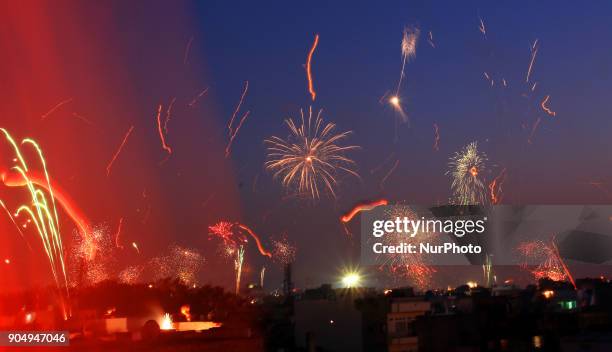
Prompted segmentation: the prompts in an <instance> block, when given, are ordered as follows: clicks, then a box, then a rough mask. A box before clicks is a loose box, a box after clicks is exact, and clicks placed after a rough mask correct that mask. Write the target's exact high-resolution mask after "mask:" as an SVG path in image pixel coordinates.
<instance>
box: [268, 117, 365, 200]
mask: <svg viewBox="0 0 612 352" xmlns="http://www.w3.org/2000/svg"><path fill="white" fill-rule="evenodd" d="M308 111H309V114H308V118H307V119H305V118H304V111H303V110H300V114H301V123H300V124H299V125H296V123H295V121H294V120H293V119H291V118H288V119H286V120H285V123H286V125H287V127H289V131H290V135H289V137H288V138H286V139H283V138H280V137H276V136H273V137H270V138H268V139H266V140H264V143H266V144H267V145H268V148H267V151H268V156H267V159H268V160H267V161H266V162H265V166H266V169H268V170H270V171H273V172H274V177H275V178H276V177H278V178H280V179H281V181H282V184H283V186H285V188H286V189H287V190H288V191H290V192H291V190H293V189H295V190H297V193H298V194H299V195H304V196H307V197H310V198H312V199H319V198H320V195H321V191H320V188H321V187H323V188H324V189H325V190H327V191H328V192H329V194H331V196H332V197H335V195H336V192H335V190H334V188H335V186H336V185H337V184H338V180H337V178H336V177H337V174H338V173H339V172H345V173H347V174H350V175H353V176H356V177H359V175H358V174H357V173H356V172H355V171H353V170H352V166H354V165H355V162H354V161H353V160H352V159H349V158H348V157H347V156H345V154H346V153H347V152H349V151H351V150H355V149H357V148H359V147H357V146H342V145H340V144H339V143H340V142H341V141H342V140H344V139H346V138H347V137H348V136H349V135H350V133H351V132H350V131H347V132H342V133H334V129H335V128H336V125H335V124H334V123H331V122H329V123H324V122H323V119H322V117H321V113H322V111H323V110H319V113H318V114H317V115H316V117H313V115H312V107H310V108H309V110H308Z"/></svg>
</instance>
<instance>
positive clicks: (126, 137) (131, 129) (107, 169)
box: [106, 126, 134, 177]
mask: <svg viewBox="0 0 612 352" xmlns="http://www.w3.org/2000/svg"><path fill="white" fill-rule="evenodd" d="M133 130H134V126H131V127H130V128H129V129H128V131H127V133H126V134H125V136H123V140H122V141H121V144H120V145H119V148H117V151H116V152H115V154H113V157H112V158H111V160H110V162H109V163H108V165H107V166H106V176H107V177H108V176H110V173H111V168H112V166H113V164H114V163H115V160H117V157H118V156H119V154H120V153H121V151H122V150H123V147H124V146H125V143H127V140H128V138H129V137H130V135H131V134H132V131H133Z"/></svg>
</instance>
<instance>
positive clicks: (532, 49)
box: [525, 39, 538, 82]
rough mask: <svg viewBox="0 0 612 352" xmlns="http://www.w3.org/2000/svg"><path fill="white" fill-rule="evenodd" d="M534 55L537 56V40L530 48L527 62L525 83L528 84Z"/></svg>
mask: <svg viewBox="0 0 612 352" xmlns="http://www.w3.org/2000/svg"><path fill="white" fill-rule="evenodd" d="M536 55H538V40H537V39H536V40H535V42H533V45H532V47H531V60H530V61H529V68H528V69H527V76H526V77H525V82H529V77H530V76H531V70H532V69H533V63H534V62H535V59H536Z"/></svg>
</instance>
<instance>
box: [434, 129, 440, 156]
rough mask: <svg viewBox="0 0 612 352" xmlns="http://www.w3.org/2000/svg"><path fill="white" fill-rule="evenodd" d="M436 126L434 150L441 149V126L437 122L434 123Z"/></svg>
mask: <svg viewBox="0 0 612 352" xmlns="http://www.w3.org/2000/svg"><path fill="white" fill-rule="evenodd" d="M433 127H434V144H433V150H435V151H439V150H440V128H439V127H438V124H437V123H434V124H433Z"/></svg>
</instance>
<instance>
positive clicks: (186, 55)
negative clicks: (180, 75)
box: [183, 36, 193, 65]
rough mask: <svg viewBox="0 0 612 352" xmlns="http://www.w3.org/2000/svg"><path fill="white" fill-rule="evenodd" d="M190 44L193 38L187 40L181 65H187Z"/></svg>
mask: <svg viewBox="0 0 612 352" xmlns="http://www.w3.org/2000/svg"><path fill="white" fill-rule="evenodd" d="M191 44H193V36H191V37H190V38H189V41H188V42H187V46H186V47H185V54H183V65H186V64H187V59H188V58H189V52H190V51H191Z"/></svg>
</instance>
